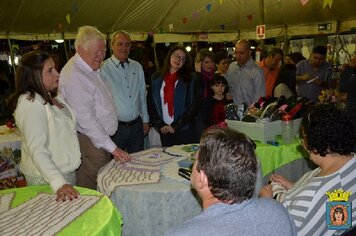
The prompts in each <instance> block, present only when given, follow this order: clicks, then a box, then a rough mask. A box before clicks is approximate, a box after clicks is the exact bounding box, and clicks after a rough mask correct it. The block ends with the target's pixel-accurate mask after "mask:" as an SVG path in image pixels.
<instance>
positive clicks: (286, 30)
mask: <svg viewBox="0 0 356 236" xmlns="http://www.w3.org/2000/svg"><path fill="white" fill-rule="evenodd" d="M282 50H283V51H284V54H285V55H287V54H289V39H288V25H287V24H286V25H285V27H284V47H283V49H282Z"/></svg>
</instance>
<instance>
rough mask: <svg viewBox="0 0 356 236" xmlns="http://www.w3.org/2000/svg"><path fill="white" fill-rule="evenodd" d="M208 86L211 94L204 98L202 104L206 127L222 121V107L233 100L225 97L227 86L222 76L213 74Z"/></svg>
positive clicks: (223, 111)
mask: <svg viewBox="0 0 356 236" xmlns="http://www.w3.org/2000/svg"><path fill="white" fill-rule="evenodd" d="M210 88H211V90H212V95H210V96H209V97H207V98H206V99H205V101H204V106H203V121H204V124H205V125H206V127H209V126H212V125H218V124H219V123H221V122H224V121H225V109H224V107H225V105H227V104H229V103H232V102H233V101H232V100H229V99H227V98H226V94H227V92H228V91H229V87H228V85H227V80H226V79H225V77H224V76H222V75H220V74H215V75H214V76H213V79H212V80H211V81H210Z"/></svg>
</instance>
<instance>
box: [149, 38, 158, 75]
mask: <svg viewBox="0 0 356 236" xmlns="http://www.w3.org/2000/svg"><path fill="white" fill-rule="evenodd" d="M152 44H153V56H154V58H155V66H156V71H159V65H158V60H157V52H156V43H155V42H153V43H152ZM150 79H151V78H150Z"/></svg>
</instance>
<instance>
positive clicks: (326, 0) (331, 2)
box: [323, 0, 333, 8]
mask: <svg viewBox="0 0 356 236" xmlns="http://www.w3.org/2000/svg"><path fill="white" fill-rule="evenodd" d="M326 5H329V8H331V5H333V0H324V3H323V8H325V7H326Z"/></svg>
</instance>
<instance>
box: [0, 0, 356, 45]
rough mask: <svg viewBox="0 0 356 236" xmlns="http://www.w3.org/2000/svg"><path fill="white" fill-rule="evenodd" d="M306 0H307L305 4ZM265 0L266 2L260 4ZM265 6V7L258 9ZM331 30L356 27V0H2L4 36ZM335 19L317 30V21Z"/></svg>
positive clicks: (190, 37) (213, 35) (230, 36)
mask: <svg viewBox="0 0 356 236" xmlns="http://www.w3.org/2000/svg"><path fill="white" fill-rule="evenodd" d="M302 2H306V4H305V5H304V6H303V4H302ZM262 3H263V8H262V7H261V6H262V5H261V4H262ZM260 9H263V10H260ZM263 22H264V24H266V27H267V30H266V37H267V38H270V37H277V36H283V35H288V36H294V35H313V34H332V33H335V32H336V28H337V22H339V23H340V31H350V30H351V28H353V27H356V0H309V1H308V0H210V1H209V0H1V1H0V38H3V39H4V38H11V39H25V40H36V39H38V40H45V39H56V38H62V37H64V38H66V39H70V38H74V37H75V34H76V31H77V29H78V27H79V26H82V25H93V26H96V27H97V28H98V29H100V30H101V31H102V32H103V33H107V34H109V33H111V32H113V31H115V30H118V29H123V30H126V31H128V32H130V34H131V35H132V38H133V39H134V40H145V39H146V38H147V36H148V35H153V36H154V40H155V41H156V42H184V41H210V42H216V41H232V40H235V39H237V38H239V37H241V38H242V37H244V38H249V39H254V38H255V37H256V34H255V28H256V25H259V24H261V23H263ZM320 23H332V27H331V29H330V30H324V31H318V28H317V26H318V24H320Z"/></svg>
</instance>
